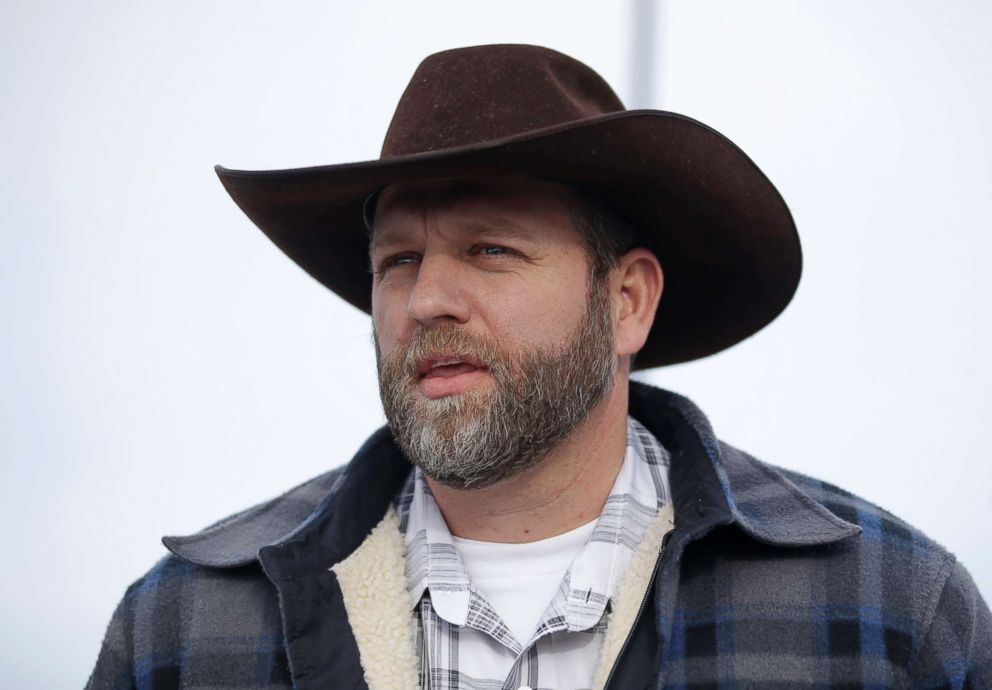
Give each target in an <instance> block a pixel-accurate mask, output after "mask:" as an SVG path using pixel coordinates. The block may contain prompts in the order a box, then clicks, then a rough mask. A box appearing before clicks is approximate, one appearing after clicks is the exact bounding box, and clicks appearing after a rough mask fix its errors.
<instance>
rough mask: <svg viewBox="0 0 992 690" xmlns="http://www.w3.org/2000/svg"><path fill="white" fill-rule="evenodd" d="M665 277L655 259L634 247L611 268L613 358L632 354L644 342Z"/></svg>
mask: <svg viewBox="0 0 992 690" xmlns="http://www.w3.org/2000/svg"><path fill="white" fill-rule="evenodd" d="M664 284H665V276H664V274H663V273H662V270H661V264H660V263H659V262H658V257H657V256H655V255H654V252H652V251H651V250H649V249H645V248H644V247H637V248H636V249H632V250H630V251H629V252H627V253H626V254H624V255H623V256H622V257H620V263H619V265H618V266H617V267H616V268H615V269H613V288H614V289H613V296H614V308H615V309H616V311H615V313H614V317H615V319H616V321H615V323H616V346H617V355H618V356H620V357H624V356H627V355H633V354H636V353H637V352H638V351H639V350H640V349H641V348H642V347H644V342H645V341H646V340H647V339H648V333H649V332H650V331H651V325H652V324H653V323H654V315H655V312H656V311H657V310H658V301H659V300H660V299H661V291H662V289H663V288H664Z"/></svg>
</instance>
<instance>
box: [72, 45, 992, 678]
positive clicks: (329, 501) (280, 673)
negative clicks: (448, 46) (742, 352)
mask: <svg viewBox="0 0 992 690" xmlns="http://www.w3.org/2000/svg"><path fill="white" fill-rule="evenodd" d="M218 173H219V174H220V177H221V180H222V181H223V183H224V185H225V187H226V188H227V190H228V191H229V192H230V194H231V195H232V197H233V198H234V200H235V201H236V202H237V203H238V205H239V206H240V207H241V208H242V209H243V210H244V211H245V212H246V213H247V214H248V216H249V217H251V219H252V220H253V221H254V222H255V223H256V224H257V225H258V226H259V227H260V228H261V229H262V230H263V231H264V232H266V233H267V234H268V235H269V237H270V238H271V239H272V240H273V241H274V242H275V243H276V244H277V245H278V246H279V247H280V248H281V249H283V251H285V252H286V253H287V254H288V255H289V256H290V257H291V258H293V259H294V260H295V261H296V262H297V263H299V264H300V265H301V266H303V267H304V268H305V269H306V270H307V271H308V272H310V273H311V275H313V276H314V277H315V278H317V279H318V280H319V281H321V282H322V283H324V284H325V285H327V286H328V287H329V288H331V289H332V290H334V291H335V292H336V293H337V294H339V295H341V296H342V297H344V298H345V299H347V300H348V301H349V302H351V303H352V304H354V305H356V306H358V307H359V308H361V309H363V310H365V311H368V312H370V313H371V315H372V323H373V329H374V334H375V347H376V354H377V362H378V367H379V380H380V392H381V395H382V400H383V406H384V409H385V411H386V416H387V419H388V422H389V425H388V428H386V429H383V430H380V431H378V432H376V433H375V434H374V435H373V436H372V437H371V438H370V439H369V440H368V442H367V443H366V444H365V446H364V447H363V448H362V449H361V450H360V451H359V452H358V453H357V455H356V456H355V457H354V458H353V459H352V461H351V462H350V463H349V464H348V465H347V466H346V467H345V468H343V469H340V470H334V471H332V472H330V473H328V474H326V475H323V476H321V477H318V478H316V479H314V480H312V481H310V482H308V483H306V484H304V485H302V486H300V487H297V488H296V489H293V490H292V491H290V492H289V493H287V494H285V495H283V496H281V497H279V498H276V499H273V500H272V501H269V502H267V503H265V504H262V505H260V506H256V507H254V508H251V509H249V510H247V511H245V512H243V513H240V514H238V515H235V516H233V517H231V518H228V519H226V520H224V521H222V522H220V523H218V524H216V525H214V526H213V527H211V528H209V529H207V530H205V531H203V532H201V533H199V534H196V535H193V536H190V537H184V538H167V539H166V540H165V544H166V546H167V547H168V548H169V549H170V550H171V551H172V554H173V555H171V556H169V557H168V558H166V559H164V560H163V561H162V562H161V563H159V564H158V565H157V566H156V567H155V568H154V569H153V570H152V571H151V572H150V573H149V574H148V575H146V576H145V577H144V578H142V579H141V580H139V581H138V582H136V583H135V584H134V585H133V586H132V587H131V588H130V589H129V590H128V592H127V594H126V595H125V597H124V599H123V601H122V602H121V604H120V606H119V607H118V610H117V612H116V613H115V615H114V617H113V619H112V621H111V624H110V627H109V629H108V632H107V638H106V641H105V643H104V647H103V649H102V651H101V654H100V658H99V660H98V662H97V667H96V669H95V671H94V673H93V676H92V678H91V679H90V686H91V687H156V688H158V687H179V686H181V687H191V688H195V687H200V688H206V687H221V686H224V687H289V686H292V687H296V688H326V687H332V688H364V687H368V688H373V689H374V688H415V687H422V688H442V689H444V688H518V687H532V688H591V687H596V688H603V687H609V688H656V687H721V686H727V687H729V686H735V687H737V686H743V687H794V686H813V685H818V686H829V687H834V686H844V687H935V688H936V687H962V688H963V687H985V686H988V685H992V617H990V614H989V610H988V608H987V606H986V605H985V603H984V602H983V601H982V600H981V597H980V596H979V595H978V593H977V591H976V589H975V587H974V584H973V583H972V581H971V579H970V578H969V576H968V574H967V573H966V572H965V570H964V569H963V567H962V566H960V565H959V564H957V563H956V562H955V560H954V558H953V556H951V555H950V554H948V553H947V552H946V551H944V550H943V549H942V548H941V547H939V546H938V545H936V544H934V543H933V542H932V541H930V540H928V539H927V538H926V537H925V536H923V535H922V534H920V533H919V532H917V531H915V530H914V529H912V528H911V527H909V526H908V525H906V524H905V523H903V522H901V521H899V520H898V519H897V518H895V517H893V516H891V515H890V514H888V513H886V512H885V511H883V510H881V509H879V508H876V507H874V506H871V505H869V504H867V503H866V502H864V501H862V500H861V499H858V498H857V497H854V496H852V495H850V494H848V493H846V492H843V491H841V490H840V489H837V488H835V487H832V486H829V485H826V484H824V483H822V482H818V481H816V480H813V479H810V478H807V477H803V476H800V475H797V474H794V473H789V472H785V471H782V470H778V469H776V468H773V467H771V466H769V465H766V464H764V463H762V462H760V461H758V460H756V459H754V458H752V457H750V456H748V455H747V454H746V453H743V452H742V451H739V450H737V449H735V448H732V447H731V446H728V445H726V444H723V443H721V442H720V441H718V440H717V439H716V437H715V436H714V435H713V432H712V430H711V429H710V427H709V425H708V423H707V421H706V419H705V417H704V416H703V414H702V413H701V412H700V411H699V410H698V409H697V408H696V407H695V406H693V405H692V403H690V402H689V401H688V400H686V399H684V398H681V397H679V396H676V395H674V394H671V393H668V392H665V391H661V390H658V389H653V388H650V387H647V386H644V385H640V384H635V383H632V382H630V380H629V377H630V373H631V371H632V370H633V369H634V367H635V366H636V367H640V368H643V367H651V366H658V365H663V364H670V363H674V362H681V361H687V360H690V359H695V358H699V357H703V356H705V355H708V354H711V353H713V352H716V351H719V350H721V349H724V348H726V347H729V346H730V345H732V344H734V343H736V342H739V341H740V340H742V339H743V338H745V337H747V336H748V335H750V334H752V333H754V332H755V331H756V330H758V329H760V328H761V327H763V326H764V325H766V324H767V323H768V322H770V321H771V320H772V319H774V318H775V316H776V315H777V314H778V313H779V312H780V311H781V310H782V309H783V308H784V307H785V305H786V304H787V303H788V301H789V299H790V298H791V296H792V294H793V292H794V290H795V288H796V284H797V282H798V279H799V272H800V261H801V255H800V250H799V244H798V240H797V237H796V234H795V228H794V226H793V223H792V219H791V216H790V215H789V212H788V209H787V207H786V206H785V204H784V202H783V201H782V199H781V198H780V197H779V195H778V193H777V192H776V190H775V189H774V187H773V186H772V185H771V183H770V182H769V181H768V180H767V179H766V178H765V177H764V175H763V174H762V173H761V171H760V170H758V168H757V167H756V166H755V165H754V163H752V162H751V161H750V160H749V159H748V158H747V157H746V156H745V155H744V154H743V153H742V152H741V151H740V150H739V149H737V148H736V147H735V146H734V145H733V144H732V143H731V142H729V141H728V140H727V139H725V138H724V137H722V136H721V135H719V134H718V133H716V132H714V131H713V130H711V129H709V128H707V127H705V126H703V125H701V124H699V123H697V122H695V121H693V120H690V119H688V118H685V117H682V116H679V115H674V114H670V113H661V112H656V111H632V112H628V111H624V110H623V106H622V105H621V103H620V102H619V100H618V99H617V98H616V96H615V95H614V94H613V92H612V91H611V90H610V88H609V86H608V85H607V84H606V83H605V82H604V81H603V80H602V79H601V78H600V77H599V76H598V75H597V74H596V73H595V72H593V71H592V70H590V69H589V68H588V67H586V66H585V65H582V64H580V63H578V62H576V61H575V60H572V59H571V58H568V57H567V56H564V55H561V54H560V53H556V52H554V51H550V50H547V49H544V48H538V47H534V46H480V47H474V48H466V49H460V50H454V51H447V52H444V53H440V54H437V55H433V56H430V57H429V58H427V59H426V60H425V61H424V62H423V63H422V64H421V65H420V67H419V68H418V70H417V72H416V73H415V75H414V77H413V79H412V80H411V82H410V85H409V86H408V88H407V90H406V92H405V93H404V94H403V97H402V98H401V100H400V103H399V106H398V108H397V111H396V114H395V116H394V118H393V121H392V123H391V125H390V128H389V131H388V133H387V135H386V141H385V144H384V146H383V153H382V157H381V158H380V159H379V160H378V161H369V162H365V163H355V164H348V165H335V166H327V167H322V168H310V169H302V170H288V171H266V172H246V171H231V170H225V169H223V168H218ZM363 226H364V227H363Z"/></svg>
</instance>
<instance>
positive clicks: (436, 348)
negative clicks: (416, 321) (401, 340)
mask: <svg viewBox="0 0 992 690" xmlns="http://www.w3.org/2000/svg"><path fill="white" fill-rule="evenodd" d="M378 351H379V348H378V345H377V346H376V352H377V353H378ZM446 355H462V356H469V357H473V358H475V359H477V360H479V361H480V362H481V363H482V364H483V365H485V366H486V367H487V368H488V369H489V370H490V372H491V373H492V374H493V375H495V376H499V375H501V374H504V373H507V372H509V371H510V370H511V369H512V367H513V359H512V357H511V356H510V355H509V354H508V353H507V352H506V351H504V350H503V349H502V348H501V347H500V346H499V344H498V342H497V341H496V340H495V339H493V338H487V337H484V336H477V335H472V334H470V333H468V332H467V331H465V330H464V329H462V328H459V327H458V326H455V325H452V324H445V325H442V326H437V327H434V328H418V329H417V330H416V331H414V334H413V336H412V337H411V338H410V340H409V342H407V343H406V344H405V345H403V346H402V347H401V348H399V349H398V351H397V352H396V353H395V354H393V355H392V356H391V357H389V358H387V359H386V360H385V361H381V358H380V367H385V369H386V370H388V371H390V372H392V373H394V374H395V373H402V374H406V375H409V376H411V377H416V375H417V373H418V367H419V366H420V363H421V362H423V361H424V360H425V359H432V358H438V357H441V356H446Z"/></svg>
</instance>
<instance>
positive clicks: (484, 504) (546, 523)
mask: <svg viewBox="0 0 992 690" xmlns="http://www.w3.org/2000/svg"><path fill="white" fill-rule="evenodd" d="M626 447H627V377H626V376H625V375H624V373H621V372H618V374H617V379H616V382H615V383H614V385H613V386H612V387H611V388H610V390H609V391H607V393H606V395H605V396H604V397H603V399H602V400H601V401H600V402H599V404H597V405H596V406H595V407H594V408H593V409H592V410H590V412H589V414H588V415H587V416H586V418H585V419H584V420H583V421H582V423H581V424H579V426H577V427H576V428H575V430H574V431H573V432H572V433H571V434H569V435H568V437H567V438H565V439H564V440H563V441H562V442H561V443H560V444H558V445H557V446H556V447H555V448H554V449H552V450H551V452H549V453H548V454H547V455H546V456H545V457H544V458H542V459H541V460H540V462H538V463H537V464H536V465H534V466H533V467H531V468H529V469H527V470H525V471H524V472H522V473H520V474H519V475H516V476H514V477H510V478H509V479H505V480H503V481H501V482H499V483H498V484H495V485H493V486H490V487H486V488H484V489H453V488H451V487H449V486H445V485H443V484H439V483H437V482H435V481H434V480H432V479H430V478H428V479H427V483H428V485H429V486H430V487H431V491H432V492H433V494H434V498H435V500H436V501H437V504H438V507H439V508H440V509H441V513H442V514H443V515H444V519H445V522H447V524H448V529H449V530H450V531H451V533H452V534H453V535H455V536H456V537H463V538H465V539H476V540H479V541H492V542H504V543H523V542H531V541H537V540H539V539H546V538H548V537H553V536H555V535H558V534H562V533H564V532H567V531H569V530H571V529H575V528H576V527H579V526H580V525H584V524H586V523H587V522H589V521H590V520H594V519H595V518H597V517H598V516H599V514H600V513H601V512H602V510H603V505H604V504H605V503H606V499H607V497H608V496H609V495H610V489H611V488H612V487H613V483H614V481H616V477H617V474H618V473H619V471H620V466H621V465H622V464H623V458H624V454H625V451H626Z"/></svg>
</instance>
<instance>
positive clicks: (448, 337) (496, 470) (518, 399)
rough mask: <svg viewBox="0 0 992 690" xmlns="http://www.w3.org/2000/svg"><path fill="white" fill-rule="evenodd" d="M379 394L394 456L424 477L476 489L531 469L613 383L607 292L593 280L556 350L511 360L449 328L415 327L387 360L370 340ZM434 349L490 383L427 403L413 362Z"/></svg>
mask: <svg viewBox="0 0 992 690" xmlns="http://www.w3.org/2000/svg"><path fill="white" fill-rule="evenodd" d="M375 350H376V363H377V366H378V370H379V394H380V396H381V397H382V405H383V409H384V410H385V412H386V419H387V421H388V422H389V427H390V429H391V431H392V433H393V437H394V438H395V439H396V442H397V444H398V445H399V447H400V449H401V450H402V451H403V453H404V454H405V455H406V457H407V458H408V459H409V460H410V461H411V462H413V463H414V464H415V465H417V466H418V467H419V468H420V469H421V470H422V471H423V472H424V474H426V475H427V476H428V477H430V478H432V479H434V480H436V481H438V482H440V483H442V484H445V485H447V486H451V487H454V488H458V489H469V488H474V489H480V488H484V487H487V486H492V485H493V484H496V483H497V482H500V481H502V480H504V479H507V478H509V477H512V476H514V475H517V474H520V473H521V472H523V471H524V470H526V469H528V468H529V467H532V466H534V465H535V464H537V462H538V461H540V460H541V459H542V458H543V457H545V456H546V455H547V454H548V452H549V451H550V450H552V449H553V448H554V447H555V446H557V445H558V444H559V443H560V442H561V441H562V440H563V439H565V438H566V437H567V436H568V435H569V434H570V433H571V432H572V431H573V430H574V429H575V428H576V427H577V426H578V425H579V424H580V423H581V422H582V421H583V420H584V419H585V418H586V416H587V415H588V414H589V411H590V410H591V409H592V408H593V407H594V406H595V405H596V404H597V403H599V401H600V400H602V398H603V396H604V395H605V393H606V392H607V391H608V390H609V388H610V386H611V385H612V384H613V381H614V379H615V376H616V367H617V359H616V350H615V347H614V336H613V323H612V319H611V318H610V311H609V300H608V296H607V291H606V288H605V285H598V284H597V282H596V281H593V280H592V279H591V278H590V289H589V294H588V300H587V303H586V311H585V314H584V315H583V317H582V320H581V321H580V323H579V325H578V327H577V328H576V329H575V331H574V333H573V334H572V337H571V339H570V340H569V341H568V343H566V344H565V345H564V346H562V347H560V348H549V349H546V350H543V349H533V350H529V351H520V352H517V353H510V352H506V351H503V350H501V349H500V348H499V347H498V344H497V343H496V342H493V341H491V340H488V339H481V338H476V337H474V336H469V335H468V334H466V333H465V332H464V331H462V330H460V329H458V328H457V327H455V326H452V325H445V326H442V327H439V328H432V329H419V330H417V331H416V332H415V334H414V336H413V337H412V338H411V340H410V342H409V344H408V345H407V346H406V347H405V348H404V349H403V350H402V351H398V352H397V353H395V354H394V355H393V356H391V357H389V358H388V359H384V358H383V357H382V355H381V352H380V350H379V344H378V338H375ZM440 352H460V353H463V354H471V355H472V356H474V357H477V358H478V359H479V360H480V361H482V362H484V363H485V364H486V365H487V366H488V368H489V374H490V376H491V377H492V385H491V386H490V387H485V388H483V389H481V390H474V389H473V390H469V391H466V392H464V393H460V394H455V395H448V396H445V397H442V398H437V399H434V400H431V399H428V398H425V397H424V396H423V395H422V394H421V393H420V391H419V388H418V376H417V373H416V368H417V364H418V363H419V362H420V361H422V360H423V359H425V358H427V357H430V356H432V355H435V354H437V353H440Z"/></svg>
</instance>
